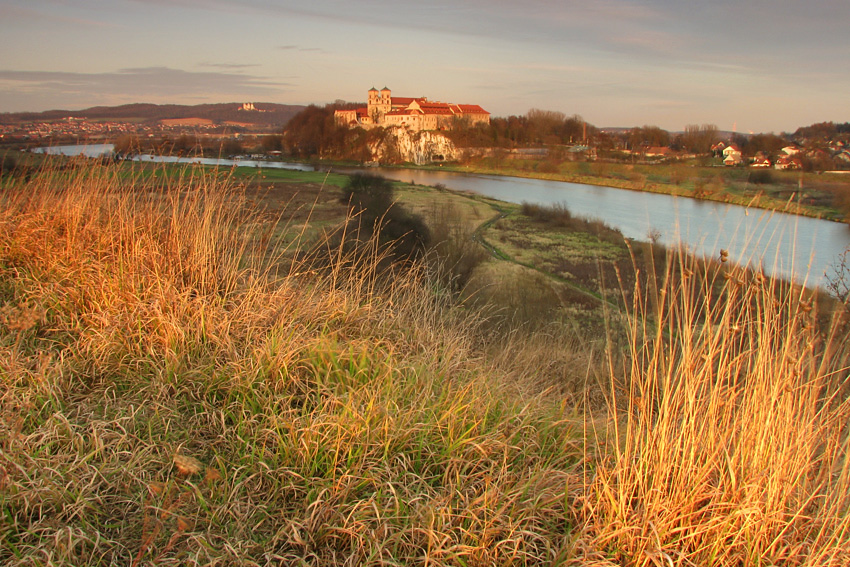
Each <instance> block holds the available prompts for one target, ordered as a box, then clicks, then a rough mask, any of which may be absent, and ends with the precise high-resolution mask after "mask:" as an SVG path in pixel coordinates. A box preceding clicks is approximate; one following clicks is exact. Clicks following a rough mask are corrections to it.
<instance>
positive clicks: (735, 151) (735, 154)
mask: <svg viewBox="0 0 850 567" xmlns="http://www.w3.org/2000/svg"><path fill="white" fill-rule="evenodd" d="M743 161H744V159H743V158H742V157H741V148H739V147H738V146H736V145H735V144H730V145H729V146H726V147H725V148H724V149H723V164H724V165H738V164H740V163H742V162H743Z"/></svg>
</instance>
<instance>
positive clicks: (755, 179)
mask: <svg viewBox="0 0 850 567" xmlns="http://www.w3.org/2000/svg"><path fill="white" fill-rule="evenodd" d="M748 181H749V182H750V183H755V184H757V185H767V184H769V183H773V175H771V173H770V172H769V171H767V170H764V169H762V170H759V171H751V172H750V176H749V178H748Z"/></svg>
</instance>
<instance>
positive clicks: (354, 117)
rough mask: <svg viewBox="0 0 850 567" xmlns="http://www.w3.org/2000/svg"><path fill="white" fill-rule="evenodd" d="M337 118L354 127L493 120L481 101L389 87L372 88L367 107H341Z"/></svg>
mask: <svg viewBox="0 0 850 567" xmlns="http://www.w3.org/2000/svg"><path fill="white" fill-rule="evenodd" d="M334 118H335V119H336V121H337V123H338V124H343V125H348V126H351V127H355V126H359V127H362V128H371V127H374V126H404V127H407V128H408V129H410V130H413V131H420V130H445V129H448V128H451V127H452V126H453V125H454V123H455V122H456V121H458V120H462V121H464V122H466V123H468V124H470V125H474V124H489V123H490V113H489V112H487V111H486V110H484V109H483V108H481V107H480V106H478V105H477V104H453V103H447V102H437V101H430V100H428V99H427V98H426V97H424V96H423V97H420V98H407V97H398V96H392V91H390V89H388V88H386V87H384V88H383V89H381V90H380V91H379V90H377V89H375V88H372V89H369V93H368V102H367V106H366V107H365V108H364V107H361V108H356V109H353V110H337V111H336V112H334Z"/></svg>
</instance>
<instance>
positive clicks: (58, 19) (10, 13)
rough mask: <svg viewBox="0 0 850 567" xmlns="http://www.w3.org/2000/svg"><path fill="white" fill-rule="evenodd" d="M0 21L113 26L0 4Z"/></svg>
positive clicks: (112, 26) (97, 21)
mask: <svg viewBox="0 0 850 567" xmlns="http://www.w3.org/2000/svg"><path fill="white" fill-rule="evenodd" d="M0 21H3V22H4V23H6V24H8V23H9V22H15V21H17V22H29V21H32V22H35V23H39V24H41V23H44V22H54V23H59V24H65V25H67V24H72V25H79V26H86V27H98V28H115V27H117V26H115V25H114V24H110V23H107V22H102V21H100V20H91V19H85V18H78V17H70V16H61V15H59V14H56V13H50V12H44V11H42V10H36V9H32V8H30V7H29V6H27V7H26V8H23V7H20V6H0Z"/></svg>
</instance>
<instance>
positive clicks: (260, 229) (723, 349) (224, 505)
mask: <svg viewBox="0 0 850 567" xmlns="http://www.w3.org/2000/svg"><path fill="white" fill-rule="evenodd" d="M182 171H183V173H182V174H181V176H177V177H176V178H175V177H174V176H173V175H160V176H156V177H147V176H145V177H143V176H133V175H132V173H128V171H127V170H125V169H121V168H115V169H113V168H101V167H99V166H85V167H82V168H78V169H76V170H73V171H72V170H50V169H45V170H44V171H43V172H41V173H39V174H38V175H35V176H33V177H32V178H31V179H30V180H29V181H26V180H23V179H17V180H15V179H13V180H3V185H2V194H0V310H2V311H0V563H2V564H4V565H50V566H53V565H139V566H141V565H200V564H203V565H280V564H293V565H299V564H300V565H402V564H404V565H406V564H423V565H425V564H427V565H434V566H438V565H541V564H573V565H592V564H596V565H621V564H622V565H647V566H649V565H653V566H654V565H700V566H702V565H723V566H726V565H728V566H732V565H736V566H737V565H747V566H749V565H764V566H767V565H812V566H814V565H840V564H844V558H845V557H846V556H847V554H848V552H850V532H848V522H850V520H848V519H847V518H848V514H847V512H848V504H850V502H848V498H850V497H849V496H848V494H850V482H849V481H850V467H848V465H847V461H846V449H847V442H848V438H847V431H846V428H847V424H848V423H850V421H849V420H848V419H847V418H848V415H847V413H848V403H847V401H846V399H845V398H846V384H845V380H846V375H847V363H846V350H845V345H844V344H842V343H840V342H838V340H837V337H829V336H823V335H820V334H818V326H817V325H815V324H814V323H813V321H812V320H811V313H813V312H816V311H817V310H816V309H812V308H810V304H809V303H808V299H807V296H806V295H805V294H804V293H803V292H801V291H799V290H796V291H795V290H793V289H790V288H787V287H786V288H782V289H780V288H778V287H772V286H776V285H777V284H775V283H773V282H771V281H768V280H756V279H746V280H745V279H744V278H745V274H743V273H738V272H735V271H734V270H730V271H729V272H728V273H727V275H728V276H729V279H727V280H724V287H723V290H722V292H718V291H717V287H716V286H714V285H713V283H714V282H705V281H702V280H700V279H699V278H693V279H686V280H685V283H684V284H683V285H676V286H673V285H672V284H671V285H670V286H668V287H667V288H664V287H662V288H661V289H660V290H655V291H656V292H657V293H654V294H653V297H658V298H660V300H658V301H653V302H648V301H643V300H642V299H641V298H643V297H646V295H645V294H643V293H638V292H636V293H635V294H634V296H635V297H637V298H638V300H637V301H636V309H635V310H634V315H633V317H632V318H631V327H630V329H631V333H630V336H631V340H630V345H631V346H630V352H627V353H617V352H614V351H611V352H609V353H608V359H609V360H610V361H611V362H610V364H609V367H608V369H607V371H605V372H603V373H602V374H600V372H599V371H598V367H597V366H595V365H596V363H595V362H594V361H595V360H596V359H598V358H599V357H600V354H603V353H591V352H582V351H581V350H580V348H575V347H574V348H572V349H571V350H570V351H569V352H558V348H559V346H560V345H559V344H558V343H559V337H561V336H562V335H560V334H558V333H557V332H554V331H552V332H550V333H549V335H548V338H547V339H545V340H544V339H543V338H542V337H543V335H540V334H538V335H531V337H532V338H528V336H526V335H524V334H522V333H516V334H514V335H512V336H511V338H510V340H507V339H505V337H493V336H488V335H487V334H486V333H487V332H488V330H489V329H491V327H488V326H486V325H482V323H481V321H480V320H479V319H478V318H477V317H476V315H475V314H472V313H469V312H468V311H466V310H464V309H461V308H458V307H457V306H455V305H453V304H452V302H451V299H450V297H451V296H450V295H449V294H439V293H434V289H435V285H436V284H435V283H434V282H433V281H431V280H429V279H428V278H427V277H426V274H427V270H425V269H422V268H420V267H416V266H414V267H413V268H412V269H410V270H408V271H407V272H405V273H397V274H395V276H394V278H393V279H392V280H391V281H390V282H387V281H385V280H383V281H382V280H381V279H379V278H376V277H374V274H373V273H371V272H372V271H373V270H372V269H371V268H370V267H373V266H377V265H380V262H379V261H377V260H376V259H374V258H373V259H372V263H366V264H363V263H357V262H350V261H347V259H345V258H339V257H336V258H335V260H336V261H332V262H331V264H330V265H329V266H326V267H325V268H326V269H323V270H315V269H313V268H314V267H312V266H310V267H307V266H300V265H297V264H296V265H288V264H283V266H282V267H281V265H280V262H284V259H285V258H288V257H290V256H291V255H288V254H287V252H288V251H287V250H282V249H281V248H280V246H281V245H282V244H280V243H277V244H276V243H275V242H274V239H271V240H269V238H268V235H269V234H273V233H274V231H271V230H269V229H268V227H264V226H262V223H261V222H260V221H259V220H258V219H260V218H262V219H265V220H264V221H263V222H272V221H269V220H268V219H266V217H263V216H257V214H256V211H252V210H250V208H248V207H246V203H245V201H244V199H243V198H242V193H241V191H240V189H239V187H237V186H236V185H235V183H234V182H233V180H232V179H230V178H228V177H227V176H226V175H219V174H215V173H210V172H207V171H205V170H201V169H191V168H190V169H186V170H182ZM278 232H282V231H278ZM286 242H287V243H288V244H287V246H289V247H290V250H291V249H292V247H297V246H299V244H298V242H297V241H295V242H294V243H293V242H292V241H291V240H289V239H287V241H286ZM310 244H311V245H312V244H313V243H310ZM269 247H272V250H273V252H272V253H271V254H270V253H269ZM379 253H380V251H378V254H379ZM330 258H331V260H334V256H333V255H330ZM276 262H277V263H278V264H277V265H275V263H276ZM308 268H309V269H308ZM683 273H684V271H683ZM661 279H662V280H663V279H664V278H661ZM638 291H641V290H638ZM718 293H719V294H720V295H716V294H718ZM708 294H715V295H713V298H714V300H713V301H709V302H697V301H695V300H694V299H693V298H695V297H705V296H706V295H708ZM630 296H631V295H630ZM650 305H652V306H653V307H652V308H650V307H649V306H650ZM535 337H536V338H535ZM493 344H498V345H499V346H500V348H501V353H500V355H499V356H493V357H492V358H488V357H486V356H485V353H486V352H487V350H486V347H487V346H488V345H490V346H492V345H493ZM482 345H483V347H482ZM621 360H625V361H626V362H625V363H621V362H617V361H621ZM582 367H583V368H582ZM603 370H604V369H603ZM601 375H606V376H608V378H605V379H600V380H602V384H599V383H598V380H596V377H598V376H601ZM607 380H610V382H606V381H607ZM564 382H570V383H569V384H565V383H564ZM594 382H596V383H594ZM586 387H587V388H589V389H588V390H587V391H586V390H585V388H586ZM601 393H607V395H608V397H607V398H606V399H607V400H608V402H607V408H608V411H607V412H602V413H598V414H591V413H588V414H585V415H581V414H580V413H579V412H578V411H577V410H576V408H584V409H585V410H587V409H588V408H593V407H597V405H598V404H595V403H593V401H592V400H586V399H583V398H588V397H590V396H600V395H601Z"/></svg>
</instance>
